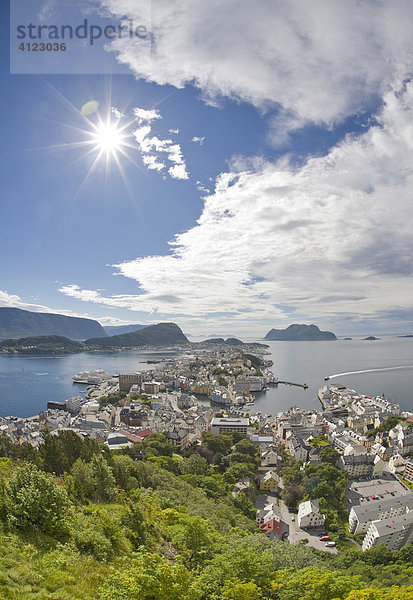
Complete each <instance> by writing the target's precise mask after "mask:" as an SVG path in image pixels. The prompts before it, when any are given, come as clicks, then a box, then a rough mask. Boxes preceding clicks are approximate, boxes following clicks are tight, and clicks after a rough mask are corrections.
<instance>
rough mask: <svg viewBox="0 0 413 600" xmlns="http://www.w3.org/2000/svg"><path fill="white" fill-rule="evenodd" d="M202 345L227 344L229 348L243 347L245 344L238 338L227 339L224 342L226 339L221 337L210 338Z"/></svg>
mask: <svg viewBox="0 0 413 600" xmlns="http://www.w3.org/2000/svg"><path fill="white" fill-rule="evenodd" d="M202 344H218V345H219V344H226V345H227V346H243V345H244V342H241V340H239V339H238V338H227V339H226V340H224V338H222V337H219V338H208V339H207V340H205V341H204V342H202Z"/></svg>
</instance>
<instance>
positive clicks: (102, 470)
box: [90, 454, 115, 502]
mask: <svg viewBox="0 0 413 600" xmlns="http://www.w3.org/2000/svg"><path fill="white" fill-rule="evenodd" d="M90 467H91V469H92V478H93V493H94V496H95V498H96V499H97V500H101V501H103V502H110V501H111V500H113V499H114V497H115V478H114V476H113V472H112V469H111V468H110V467H109V465H108V463H107V462H106V460H105V459H104V458H103V456H102V455H100V454H95V456H94V457H93V458H92V460H91V461H90Z"/></svg>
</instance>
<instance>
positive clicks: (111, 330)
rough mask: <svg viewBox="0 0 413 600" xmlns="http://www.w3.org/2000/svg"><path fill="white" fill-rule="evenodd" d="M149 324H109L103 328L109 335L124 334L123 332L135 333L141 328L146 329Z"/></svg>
mask: <svg viewBox="0 0 413 600" xmlns="http://www.w3.org/2000/svg"><path fill="white" fill-rule="evenodd" d="M145 327H148V325H138V324H136V325H108V326H106V327H104V328H103V329H104V330H105V332H106V333H107V334H108V335H122V334H123V333H133V332H134V331H139V330H140V329H145Z"/></svg>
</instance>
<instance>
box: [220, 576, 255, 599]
mask: <svg viewBox="0 0 413 600" xmlns="http://www.w3.org/2000/svg"><path fill="white" fill-rule="evenodd" d="M221 594H222V600H261V598H262V593H261V590H260V588H259V587H258V586H257V584H256V583H255V582H254V581H249V582H248V583H242V582H241V581H239V580H238V579H231V580H230V581H227V582H226V583H225V585H224V587H223V588H222V591H221Z"/></svg>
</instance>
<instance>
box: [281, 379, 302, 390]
mask: <svg viewBox="0 0 413 600" xmlns="http://www.w3.org/2000/svg"><path fill="white" fill-rule="evenodd" d="M277 383H284V385H295V386H296V387H300V388H303V389H304V390H306V389H307V388H308V385H307V384H306V383H295V382H294V381H278V382H277Z"/></svg>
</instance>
